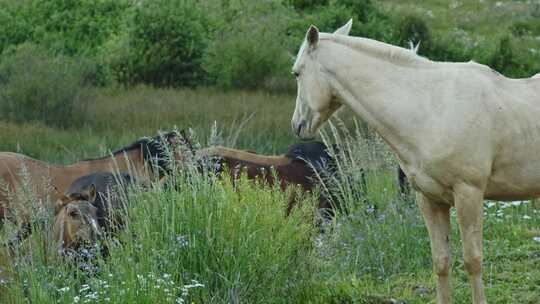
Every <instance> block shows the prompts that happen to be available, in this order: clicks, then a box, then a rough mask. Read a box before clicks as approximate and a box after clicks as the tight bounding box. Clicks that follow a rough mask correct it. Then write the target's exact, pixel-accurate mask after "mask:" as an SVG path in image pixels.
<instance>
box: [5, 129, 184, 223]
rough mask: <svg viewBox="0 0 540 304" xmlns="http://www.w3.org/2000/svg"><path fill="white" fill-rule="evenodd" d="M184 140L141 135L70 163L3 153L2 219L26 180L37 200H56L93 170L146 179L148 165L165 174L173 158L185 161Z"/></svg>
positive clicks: (171, 135) (172, 134) (180, 136)
mask: <svg viewBox="0 0 540 304" xmlns="http://www.w3.org/2000/svg"><path fill="white" fill-rule="evenodd" d="M185 140H186V139H185V138H184V135H183V134H179V133H178V132H168V133H165V134H159V135H157V136H156V137H154V138H141V139H139V140H137V141H135V142H134V143H132V144H130V145H128V146H126V147H123V148H120V149H118V150H116V151H114V152H112V155H107V156H104V157H100V158H95V159H87V160H83V161H80V162H77V163H74V164H72V165H67V166H61V165H50V164H46V163H44V162H41V161H39V160H36V159H32V158H30V157H27V156H25V155H22V154H17V153H11V152H0V185H1V186H0V221H2V220H3V219H4V218H5V217H8V216H9V214H8V212H7V211H8V210H9V208H8V206H9V204H8V201H10V202H13V201H14V200H15V202H18V199H16V198H14V197H9V196H10V194H11V193H15V194H16V193H18V192H20V191H23V189H24V187H25V184H27V182H26V181H28V182H29V184H30V186H31V187H32V189H31V190H32V192H33V193H35V195H36V197H37V199H38V200H42V201H45V200H46V199H47V198H49V199H50V200H49V201H50V202H53V203H54V202H56V201H57V200H58V199H60V198H61V194H62V193H64V192H65V190H66V189H67V188H68V186H69V185H70V184H71V183H72V182H73V181H74V180H75V179H76V178H78V177H80V176H83V175H87V174H90V173H93V172H98V171H129V172H134V173H135V175H136V176H137V177H139V178H140V177H143V178H141V179H142V180H144V179H148V178H150V175H149V174H148V171H147V167H149V168H150V171H151V172H152V171H156V170H157V172H154V173H155V175H159V176H162V175H163V174H164V173H166V172H167V171H170V170H171V168H172V166H173V165H172V160H171V158H174V160H182V155H181V153H180V152H179V151H178V150H177V149H176V146H177V144H178V143H180V142H181V141H185ZM171 156H172V157H171ZM51 185H52V187H51ZM6 186H7V187H6ZM54 188H56V189H54ZM11 207H16V206H11Z"/></svg>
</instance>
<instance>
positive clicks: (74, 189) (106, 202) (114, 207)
mask: <svg viewBox="0 0 540 304" xmlns="http://www.w3.org/2000/svg"><path fill="white" fill-rule="evenodd" d="M134 182H135V181H134V179H133V178H132V177H131V176H130V175H129V174H127V173H120V174H114V173H111V172H96V173H92V174H89V175H85V176H83V177H80V178H78V179H76V180H75V181H74V182H73V183H72V184H71V186H69V189H68V190H67V191H66V193H65V194H64V195H63V196H62V197H61V198H60V199H59V200H58V201H57V202H56V205H55V212H54V226H53V235H54V239H55V241H56V243H57V244H58V246H59V249H60V250H63V249H66V248H69V249H77V248H78V247H79V246H80V245H82V244H83V243H90V244H93V243H95V242H96V241H97V240H99V239H100V238H101V237H102V236H104V234H106V233H110V232H112V231H115V230H116V229H119V228H121V227H122V226H123V223H124V221H123V214H124V213H123V211H125V205H124V199H125V198H126V195H127V187H128V186H130V185H132V184H133V183H134Z"/></svg>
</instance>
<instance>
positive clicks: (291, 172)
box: [197, 142, 335, 214]
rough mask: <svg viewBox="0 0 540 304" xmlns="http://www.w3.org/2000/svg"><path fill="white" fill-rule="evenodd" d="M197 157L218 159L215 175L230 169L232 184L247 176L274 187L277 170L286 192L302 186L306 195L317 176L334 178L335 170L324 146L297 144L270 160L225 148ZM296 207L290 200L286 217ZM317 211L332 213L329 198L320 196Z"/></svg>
mask: <svg viewBox="0 0 540 304" xmlns="http://www.w3.org/2000/svg"><path fill="white" fill-rule="evenodd" d="M197 156H198V157H199V158H202V159H204V158H207V157H213V158H217V159H218V162H219V166H218V170H217V171H218V172H216V173H221V172H222V171H223V169H224V168H227V169H228V170H229V174H230V176H231V178H233V181H234V180H235V179H237V178H238V177H239V176H240V174H241V173H242V172H245V173H246V174H247V177H248V179H252V180H255V179H260V180H263V181H265V182H266V183H268V184H269V185H274V184H275V183H276V181H275V180H274V175H273V174H272V170H273V169H274V170H275V172H276V177H277V178H278V180H279V181H278V182H279V185H280V187H281V189H283V190H284V189H286V188H287V187H289V186H291V185H299V186H300V187H301V188H302V190H304V191H306V192H309V191H312V190H313V189H314V188H315V187H316V186H317V185H318V180H317V176H316V175H317V174H318V175H324V174H332V173H333V170H334V169H335V166H334V159H333V158H332V156H331V155H330V154H329V153H328V150H327V147H326V145H325V144H323V143H322V142H308V143H299V144H294V145H292V146H290V147H289V149H288V151H287V153H286V154H285V155H272V156H267V155H260V154H255V153H252V152H248V151H242V150H236V149H231V148H225V147H211V148H206V149H201V150H198V151H197ZM295 204H296V200H295V199H294V198H293V197H291V198H290V200H289V203H288V205H287V214H289V213H290V212H291V210H292V208H293V207H294V206H295ZM318 208H319V209H322V210H321V211H325V212H332V210H333V205H332V202H331V200H330V199H329V198H328V197H326V196H325V195H324V194H321V195H320V196H319V204H318Z"/></svg>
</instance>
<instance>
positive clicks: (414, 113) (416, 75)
mask: <svg viewBox="0 0 540 304" xmlns="http://www.w3.org/2000/svg"><path fill="white" fill-rule="evenodd" d="M338 48H339V51H340V52H344V53H343V54H341V55H339V56H336V55H335V53H334V54H333V55H331V54H330V53H327V55H326V56H327V57H326V58H328V59H327V60H325V62H323V66H324V67H325V68H326V69H327V70H328V71H329V73H327V74H328V76H327V77H329V79H330V83H331V86H332V87H333V89H334V90H335V93H336V95H337V96H338V98H339V99H340V100H341V101H342V102H343V103H344V104H345V105H347V106H349V107H350V108H351V109H352V110H353V111H354V112H355V114H356V115H357V116H359V117H360V118H361V119H363V120H364V121H365V122H366V123H368V124H369V125H370V126H371V127H373V128H374V129H375V130H376V132H377V133H378V134H379V135H381V137H382V138H383V139H384V140H385V141H386V142H387V143H388V144H389V145H390V147H391V148H392V150H394V151H395V152H396V153H397V154H398V157H399V158H400V160H402V161H408V159H409V157H408V156H409V155H410V154H413V153H416V150H417V148H418V146H417V145H418V143H417V142H416V140H417V137H418V134H417V133H418V132H421V131H422V130H424V128H425V126H424V125H423V124H424V122H425V121H426V119H425V118H426V115H428V114H429V113H430V111H429V106H430V104H429V102H425V100H422V99H421V98H417V93H418V91H417V90H416V89H415V88H423V87H426V86H427V77H424V73H425V72H424V71H425V70H426V69H415V68H414V67H409V66H407V67H405V66H402V65H398V64H394V63H390V62H385V61H384V60H383V59H381V58H375V57H373V56H369V55H366V54H362V53H360V52H358V51H356V50H352V49H351V48H348V47H343V46H338ZM428 70H429V69H428ZM424 82H426V83H424Z"/></svg>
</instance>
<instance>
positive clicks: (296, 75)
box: [292, 71, 300, 78]
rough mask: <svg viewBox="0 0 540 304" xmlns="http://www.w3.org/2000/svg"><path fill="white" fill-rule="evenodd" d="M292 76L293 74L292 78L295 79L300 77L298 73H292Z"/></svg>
mask: <svg viewBox="0 0 540 304" xmlns="http://www.w3.org/2000/svg"><path fill="white" fill-rule="evenodd" d="M292 74H293V75H294V77H296V78H298V77H300V73H298V72H295V71H293V72H292Z"/></svg>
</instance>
